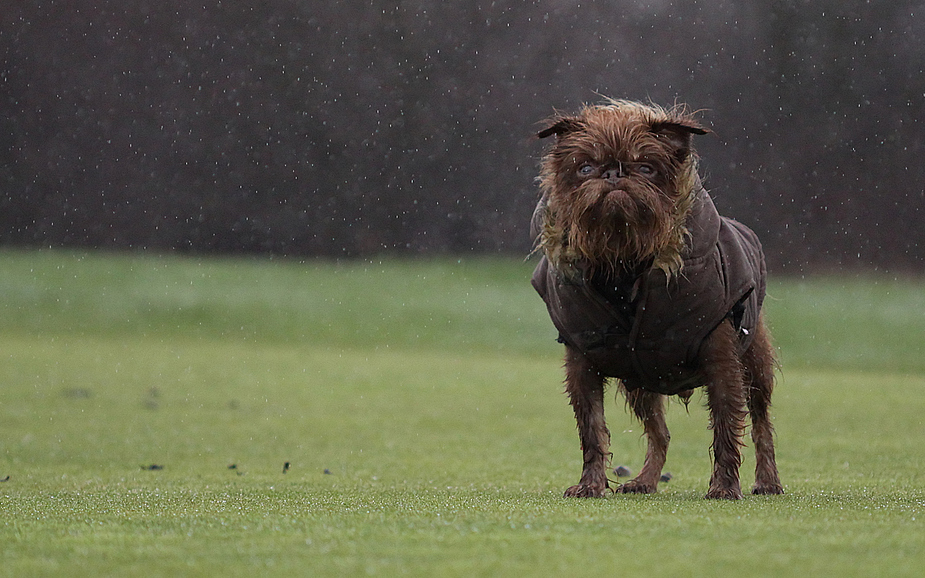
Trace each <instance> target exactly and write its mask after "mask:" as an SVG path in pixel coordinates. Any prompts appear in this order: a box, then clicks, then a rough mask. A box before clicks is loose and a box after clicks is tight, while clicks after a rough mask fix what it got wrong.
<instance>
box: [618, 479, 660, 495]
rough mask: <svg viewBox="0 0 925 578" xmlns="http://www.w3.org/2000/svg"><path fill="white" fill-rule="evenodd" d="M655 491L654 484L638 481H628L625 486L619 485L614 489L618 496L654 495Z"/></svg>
mask: <svg viewBox="0 0 925 578" xmlns="http://www.w3.org/2000/svg"><path fill="white" fill-rule="evenodd" d="M657 491H658V489H657V487H656V485H655V484H647V483H645V482H640V481H638V480H630V481H628V482H626V483H625V484H620V486H618V487H617V489H616V492H617V493H618V494H654V493H655V492H657Z"/></svg>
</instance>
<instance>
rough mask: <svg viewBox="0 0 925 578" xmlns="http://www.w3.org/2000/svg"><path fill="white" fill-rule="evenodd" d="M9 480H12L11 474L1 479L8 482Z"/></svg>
mask: <svg viewBox="0 0 925 578" xmlns="http://www.w3.org/2000/svg"><path fill="white" fill-rule="evenodd" d="M8 481H10V476H7V477H5V478H3V479H2V480H0V482H8Z"/></svg>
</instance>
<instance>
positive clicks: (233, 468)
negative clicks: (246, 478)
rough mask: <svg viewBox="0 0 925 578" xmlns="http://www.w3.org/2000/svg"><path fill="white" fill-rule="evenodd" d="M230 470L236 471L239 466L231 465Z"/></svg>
mask: <svg viewBox="0 0 925 578" xmlns="http://www.w3.org/2000/svg"><path fill="white" fill-rule="evenodd" d="M228 469H229V470H236V469H238V464H231V465H230V466H228Z"/></svg>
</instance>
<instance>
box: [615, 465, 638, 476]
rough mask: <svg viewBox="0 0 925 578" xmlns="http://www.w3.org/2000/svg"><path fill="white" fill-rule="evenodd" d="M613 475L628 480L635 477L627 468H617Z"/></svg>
mask: <svg viewBox="0 0 925 578" xmlns="http://www.w3.org/2000/svg"><path fill="white" fill-rule="evenodd" d="M613 473H615V474H617V477H618V478H628V477H630V476H632V475H633V471H632V470H631V469H629V468H628V467H626V466H617V467H616V468H614V470H613Z"/></svg>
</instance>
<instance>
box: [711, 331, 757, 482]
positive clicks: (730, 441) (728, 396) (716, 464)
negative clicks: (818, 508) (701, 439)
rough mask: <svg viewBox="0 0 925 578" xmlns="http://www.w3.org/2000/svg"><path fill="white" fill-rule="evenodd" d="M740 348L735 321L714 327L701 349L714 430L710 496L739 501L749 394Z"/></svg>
mask: <svg viewBox="0 0 925 578" xmlns="http://www.w3.org/2000/svg"><path fill="white" fill-rule="evenodd" d="M738 348H739V343H738V337H737V336H736V331H735V329H734V328H733V326H732V323H730V322H728V321H724V322H722V323H720V324H719V326H717V328H716V329H714V330H713V333H711V334H710V336H709V337H708V338H707V339H706V341H705V342H704V344H703V348H702V349H701V357H702V359H701V362H702V363H701V366H702V367H703V373H704V377H705V378H706V385H707V400H708V405H709V408H710V429H712V430H713V446H712V448H711V449H712V451H713V475H712V477H711V478H710V489H709V491H708V492H707V496H706V497H707V498H714V499H716V498H719V499H728V500H738V499H740V498H741V497H742V488H741V485H740V484H739V466H741V465H742V452H741V449H742V434H743V432H744V430H745V414H746V409H745V400H746V393H745V383H744V369H743V367H742V364H741V362H740V361H739V355H738Z"/></svg>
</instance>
